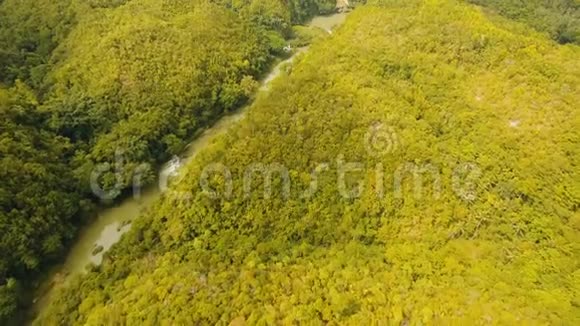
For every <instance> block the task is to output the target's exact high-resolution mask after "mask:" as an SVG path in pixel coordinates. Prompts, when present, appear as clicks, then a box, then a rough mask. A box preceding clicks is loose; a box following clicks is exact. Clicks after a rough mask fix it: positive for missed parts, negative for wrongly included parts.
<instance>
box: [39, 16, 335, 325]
mask: <svg viewBox="0 0 580 326" xmlns="http://www.w3.org/2000/svg"><path fill="white" fill-rule="evenodd" d="M345 19H346V13H337V14H333V15H329V16H318V17H315V18H313V19H312V20H311V21H310V23H309V24H308V25H309V26H312V27H318V28H321V29H323V30H325V31H327V32H328V33H329V34H332V30H333V29H334V28H335V27H337V26H338V25H340V24H342V23H343V22H344V20H345ZM307 49H308V48H307V47H304V48H300V49H297V50H295V51H294V53H293V55H292V56H291V57H290V58H288V59H286V60H284V61H282V62H280V63H278V64H277V65H276V66H275V67H273V69H272V70H271V71H270V73H269V74H268V75H267V76H266V77H265V78H264V79H263V80H262V82H261V87H260V90H259V91H260V92H267V91H268V90H269V85H270V83H271V82H272V81H273V80H274V79H276V77H278V76H279V75H280V73H281V72H282V67H283V66H285V65H286V64H289V63H291V62H292V61H293V60H294V59H295V58H296V55H298V54H300V53H303V52H305V51H306V50H307ZM248 107H250V105H246V106H245V107H243V108H240V109H239V110H237V111H236V112H234V113H232V114H229V115H226V116H224V117H222V118H221V119H220V120H218V121H217V122H216V123H215V124H214V125H212V126H211V127H210V128H208V129H206V130H205V131H204V132H202V133H201V134H200V135H199V136H198V137H197V138H196V139H195V140H193V141H192V142H191V143H190V144H189V145H188V146H187V147H186V149H185V151H184V153H182V155H180V157H179V158H177V157H176V158H174V159H173V160H171V161H170V162H168V163H166V164H165V165H164V166H163V167H162V168H161V170H160V176H167V175H172V174H173V175H175V174H178V173H179V170H180V169H181V168H182V167H183V166H185V165H187V162H189V161H190V160H191V159H193V158H194V157H195V156H196V154H197V153H198V152H199V151H200V150H201V149H203V148H205V147H206V146H207V145H208V144H209V143H211V142H212V140H213V139H215V138H216V137H217V136H219V135H221V134H223V133H225V132H226V131H227V130H228V129H230V127H231V126H232V125H234V124H235V123H237V122H238V121H239V120H240V119H242V118H243V116H244V115H245V113H246V110H247V108H248ZM163 179H164V178H163V177H160V180H163ZM162 188H163V187H160V186H159V185H152V186H150V187H147V189H145V190H144V191H143V192H142V193H141V194H140V196H132V197H129V198H126V199H125V200H123V201H121V202H120V203H118V204H117V205H115V206H114V207H110V208H105V209H102V210H101V211H100V212H99V214H98V216H97V217H96V218H95V219H94V220H93V221H92V222H91V223H90V224H89V225H86V226H85V227H84V228H83V229H82V230H81V232H80V233H79V235H78V237H77V239H76V240H75V242H74V244H73V245H72V247H71V248H70V250H69V252H68V254H67V257H66V259H65V261H64V263H63V264H62V265H59V266H56V267H54V268H53V270H52V271H51V272H50V273H49V274H50V275H48V277H47V280H46V281H45V282H44V283H43V284H42V285H41V286H40V287H39V289H38V291H37V294H36V299H35V300H34V301H35V303H34V305H33V307H32V309H31V310H32V311H30V315H31V316H32V315H35V314H36V313H37V312H39V311H41V310H42V309H43V307H45V306H47V305H48V303H49V302H50V296H51V293H52V291H53V290H54V288H55V287H58V286H62V285H66V283H67V280H69V279H71V277H72V276H75V275H78V274H80V273H83V272H84V271H85V268H86V266H87V265H89V264H91V263H92V264H95V265H99V264H100V263H101V262H102V260H103V254H104V253H106V252H107V250H109V249H110V248H111V246H113V245H114V244H115V243H117V242H118V241H119V240H120V239H121V236H122V235H123V234H124V233H125V232H127V231H129V229H130V227H131V221H132V220H134V219H135V218H136V217H138V216H139V214H140V213H141V211H142V210H143V209H145V208H147V207H148V206H149V205H151V203H153V202H154V201H155V200H157V199H158V198H159V196H160V194H161V192H162ZM97 248H98V249H99V250H96V249H97ZM97 251H98V252H97Z"/></svg>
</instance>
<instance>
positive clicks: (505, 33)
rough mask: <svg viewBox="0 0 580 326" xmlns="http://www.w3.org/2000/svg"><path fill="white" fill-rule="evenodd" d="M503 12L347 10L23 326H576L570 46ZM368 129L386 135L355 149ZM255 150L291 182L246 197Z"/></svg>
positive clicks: (465, 7)
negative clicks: (344, 168) (342, 174)
mask: <svg viewBox="0 0 580 326" xmlns="http://www.w3.org/2000/svg"><path fill="white" fill-rule="evenodd" d="M514 3H515V2H514ZM509 18H511V17H501V15H500V16H497V15H495V14H490V13H488V12H487V11H485V10H482V9H481V8H480V7H476V6H474V5H471V4H467V3H465V2H462V1H455V0H425V1H422V0H413V1H397V0H384V1H373V2H372V3H370V4H367V5H366V6H364V7H362V8H359V9H357V10H355V11H354V12H353V13H352V14H350V16H349V18H348V19H347V22H346V23H345V25H344V26H342V27H341V28H340V29H339V30H338V31H336V32H335V33H333V35H332V36H331V37H329V38H327V39H325V40H321V41H320V42H316V43H315V44H314V45H313V46H312V47H311V49H310V50H309V51H308V52H307V53H306V54H305V55H304V56H303V57H302V58H300V59H299V60H298V61H297V62H296V63H295V64H294V65H293V67H292V68H291V69H289V70H288V73H287V75H286V76H284V77H282V78H280V79H278V80H276V81H275V83H274V85H273V87H272V89H271V90H270V91H269V92H267V93H262V94H260V95H259V97H258V98H257V99H256V100H255V101H254V103H253V104H252V106H251V107H250V109H249V111H248V112H249V113H248V116H247V117H246V118H245V120H243V121H242V123H240V124H239V125H237V126H236V127H235V128H234V129H233V130H232V131H231V132H229V133H228V134H227V135H225V136H223V137H221V138H220V139H219V140H218V141H217V142H215V143H214V144H213V145H212V146H210V147H209V148H208V149H206V150H205V151H203V152H202V153H201V154H200V155H199V156H197V157H196V159H194V160H193V161H192V162H191V163H190V164H189V165H188V166H187V168H186V172H185V174H184V175H183V177H182V178H181V180H180V181H179V182H177V183H176V184H174V185H173V187H172V192H170V193H168V194H166V195H165V196H164V197H163V198H162V199H161V200H160V201H158V202H157V203H156V204H155V205H154V207H152V208H151V209H150V210H149V211H148V212H146V213H145V214H144V215H143V216H141V217H140V218H139V219H138V220H137V221H135V223H134V225H133V227H132V230H131V231H130V232H129V233H128V234H127V235H126V236H125V237H124V238H123V239H122V241H121V242H120V243H119V244H117V245H116V246H115V247H114V248H113V249H112V250H111V251H110V252H109V253H108V255H107V259H106V261H105V262H104V263H103V264H102V265H101V266H99V267H95V268H93V269H92V270H91V271H90V272H89V273H88V274H87V275H85V276H83V277H80V278H78V279H76V280H75V281H74V282H73V283H72V284H71V285H70V286H69V287H67V288H64V289H63V290H62V291H61V292H60V293H59V294H58V295H57V296H56V298H55V300H54V301H53V302H52V303H51V305H50V307H49V308H48V309H47V310H46V311H45V312H44V313H43V314H42V315H41V316H40V317H39V319H38V320H37V321H36V322H37V324H39V325H57V324H58V325H60V324H88V325H111V324H167V325H174V324H177V325H180V324H184V325H189V324H220V325H222V324H232V325H242V324H244V323H247V324H260V325H269V324H296V323H298V324H303V323H304V324H352V325H361V324H363V325H364V324H381V325H382V324H389V325H390V324H404V325H409V324H411V325H420V324H505V325H513V324H556V325H577V324H579V323H580V301H579V298H580V269H579V268H580V244H579V242H578V239H579V236H580V212H579V211H578V209H579V207H580V185H579V184H578V180H580V170H579V168H578V162H580V160H579V159H580V148H579V146H578V144H579V143H580V131H579V130H578V128H577V127H578V126H579V125H580V115H579V114H578V101H579V99H580V90H579V89H578V86H579V85H580V65H578V60H579V58H580V48H578V47H577V46H576V45H572V44H567V45H560V44H559V43H558V42H555V41H554V40H552V39H550V38H549V37H548V36H546V35H545V34H543V33H538V31H537V30H535V27H532V26H526V24H521V23H519V22H514V21H512V20H510V19H509ZM381 128H384V129H382V130H388V133H387V134H386V135H384V136H388V137H390V139H388V140H390V143H388V144H387V145H389V146H387V147H383V148H382V149H383V151H378V152H377V151H373V149H381V148H373V147H372V146H371V148H370V150H369V146H365V145H368V144H365V141H367V140H368V139H367V138H368V137H367V134H368V133H369V131H371V132H375V131H377V130H381ZM387 128H388V129H387ZM371 145H373V144H371ZM374 145H376V144H374ZM379 147H380V146H379ZM324 162H328V164H329V166H328V169H327V171H325V172H324V173H320V174H318V179H317V181H318V188H317V191H316V192H314V193H310V195H309V196H304V190H305V189H309V186H310V185H311V182H312V178H313V175H312V174H311V171H313V170H314V169H316V167H317V166H319V164H320V163H324ZM340 162H359V163H360V164H362V166H361V168H360V169H359V171H358V172H356V171H355V172H352V174H351V175H350V177H348V178H347V179H346V180H345V182H346V186H347V187H348V188H349V189H353V188H354V189H356V188H357V185H358V184H359V183H360V182H361V181H364V188H363V190H362V192H361V193H360V195H359V196H354V197H348V196H346V197H345V196H344V194H342V193H341V191H340V189H338V188H340V187H338V188H337V185H336V180H337V174H338V172H337V167H336V166H337V165H340V164H342V163H340ZM254 163H261V164H265V165H269V164H275V166H283V167H286V168H287V169H288V176H289V178H290V180H291V188H290V189H289V190H288V191H287V190H286V189H285V188H284V186H283V185H284V177H283V176H282V177H280V176H278V177H274V179H273V181H272V193H271V194H270V196H266V195H265V194H264V192H262V191H258V190H257V191H253V192H250V193H249V195H248V193H247V192H246V191H245V186H244V175H245V171H247V167H248V166H251V165H252V164H254ZM216 164H219V165H216ZM208 166H214V167H215V166H221V167H222V168H227V170H228V171H230V173H231V175H232V183H231V184H230V183H229V181H228V178H226V177H224V175H223V174H222V173H212V174H210V178H209V179H205V180H206V181H207V183H206V184H205V187H207V186H208V184H209V186H210V187H211V189H214V190H215V191H217V192H220V193H222V194H224V193H226V192H227V189H228V188H229V187H231V189H232V194H231V195H229V196H217V197H215V196H214V197H212V196H208V193H207V189H205V188H204V184H203V183H200V180H204V175H205V174H204V173H205V171H206V167H208ZM407 166H412V167H413V166H414V167H424V168H426V169H428V170H429V171H430V172H433V171H435V172H436V173H435V175H436V176H435V177H433V174H427V175H426V179H425V180H423V181H424V182H425V184H426V186H425V187H422V188H419V189H417V188H413V184H414V182H415V181H414V179H413V177H414V173H407V174H403V178H402V179H401V180H400V181H402V182H403V188H402V193H398V192H397V189H395V185H396V180H397V176H398V173H397V171H401V170H400V169H401V167H407ZM377 167H380V170H381V171H382V172H383V174H379V175H380V177H377ZM465 168H468V169H471V170H472V171H477V172H478V173H476V174H474V175H472V178H471V179H469V184H470V187H469V189H468V191H467V193H465V192H461V191H458V190H457V187H456V184H455V180H456V172H457V171H460V172H461V171H464V170H465ZM403 171H405V170H404V169H403ZM214 172H216V171H214ZM217 172H219V170H218V171H217ZM407 172H409V171H407ZM205 176H206V177H207V175H205ZM256 181H258V183H257V184H254V185H253V186H254V188H255V189H261V186H263V185H264V184H265V183H266V180H265V178H263V179H260V178H259V177H258V179H257V180H256ZM417 190H419V191H420V192H419V193H416V192H415V191H417Z"/></svg>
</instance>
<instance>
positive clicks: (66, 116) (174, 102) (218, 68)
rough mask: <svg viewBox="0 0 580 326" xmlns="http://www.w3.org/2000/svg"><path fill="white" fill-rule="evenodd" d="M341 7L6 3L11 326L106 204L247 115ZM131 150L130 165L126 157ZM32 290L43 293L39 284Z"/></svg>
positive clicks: (4, 303) (97, 0)
mask: <svg viewBox="0 0 580 326" xmlns="http://www.w3.org/2000/svg"><path fill="white" fill-rule="evenodd" d="M329 4H330V2H329V1H318V0H317V1H314V0H312V1H295V2H293V1H290V2H283V1H276V0H247V1H234V2H231V1H205V0H194V1H181V0H180V1H158V0H90V1H80V0H4V1H1V2H0V115H1V116H2V121H0V162H1V167H2V169H1V171H0V175H1V176H2V184H1V185H0V205H1V206H2V210H1V211H0V231H1V232H2V233H1V234H2V239H1V240H0V252H2V253H3V254H2V256H1V257H0V323H3V321H4V320H5V319H6V318H8V317H9V316H11V315H12V314H13V313H14V311H15V309H17V308H18V307H19V306H22V305H24V304H25V301H26V300H28V299H30V298H27V297H28V296H22V295H21V294H22V292H23V291H24V290H22V287H23V286H25V285H32V284H33V283H34V282H33V281H32V280H33V279H34V278H35V275H37V273H40V272H41V271H42V270H43V269H45V268H46V267H47V266H48V264H50V263H53V262H54V261H57V260H58V259H59V258H61V257H62V254H63V253H64V252H65V251H66V250H65V248H66V247H67V246H68V244H70V241H71V240H72V239H74V237H75V236H76V235H77V230H78V228H79V226H81V225H82V224H83V222H84V221H85V220H86V219H87V217H88V216H90V213H91V212H92V211H94V208H95V206H97V205H98V204H99V201H100V199H103V198H102V196H101V197H100V198H99V197H97V196H95V195H94V194H93V192H94V191H93V190H92V189H91V187H89V180H90V176H91V172H92V171H94V170H95V169H96V168H97V167H99V166H105V167H107V166H108V167H114V166H115V164H116V163H118V162H117V157H118V155H122V159H123V162H122V166H121V168H120V169H119V171H122V173H121V176H120V177H117V176H116V175H115V174H114V173H113V172H114V171H112V170H111V169H110V170H107V172H106V173H103V174H102V175H101V176H100V177H99V179H98V182H99V187H100V188H101V189H103V191H104V193H105V194H106V196H105V197H106V199H107V200H108V202H111V201H114V200H115V198H117V197H118V196H120V195H121V194H122V193H123V190H124V189H125V188H126V187H127V186H128V185H129V183H130V180H131V178H132V177H133V174H134V172H135V169H136V168H137V167H142V166H147V167H149V170H148V171H149V173H148V174H146V175H145V177H146V179H145V180H144V181H145V182H149V181H152V180H153V179H154V177H153V175H154V171H155V168H156V167H157V166H158V165H159V164H160V163H161V162H164V161H165V160H167V159H168V158H169V157H171V156H172V155H174V154H177V153H179V152H180V151H181V150H182V149H183V147H184V146H185V144H186V143H187V141H188V140H189V139H190V138H191V137H192V135H194V134H195V133H196V132H197V131H199V130H202V129H203V128H205V127H207V126H208V125H211V123H212V122H214V121H215V120H216V119H217V118H219V117H220V116H221V115H223V114H225V113H227V112H229V111H232V110H235V109H237V108H238V107H240V106H241V105H242V104H244V103H245V102H246V101H247V100H248V99H249V98H250V97H251V96H252V94H253V93H254V92H255V90H256V86H257V84H258V81H259V79H260V78H261V77H262V75H263V74H264V73H265V72H266V71H267V69H268V68H269V66H270V65H271V64H272V62H273V61H274V60H275V59H276V58H277V57H279V56H281V55H283V53H282V52H281V48H282V47H284V46H285V45H286V44H287V43H288V42H290V40H289V39H290V38H291V37H293V35H294V34H293V32H292V26H293V24H299V23H304V22H305V21H306V20H308V19H309V18H310V17H312V16H313V15H315V14H317V13H318V12H320V11H321V10H322V11H325V10H328V8H329V7H328V6H329ZM118 153H121V154H118ZM30 287H32V286H30Z"/></svg>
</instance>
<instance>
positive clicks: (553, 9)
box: [469, 0, 580, 44]
mask: <svg viewBox="0 0 580 326" xmlns="http://www.w3.org/2000/svg"><path fill="white" fill-rule="evenodd" d="M469 2H471V3H475V4H478V5H481V6H483V7H485V8H488V9H491V10H492V11H494V12H496V13H498V14H500V15H502V16H505V17H507V18H510V19H514V20H516V21H518V22H522V23H524V24H526V25H529V26H531V27H532V28H534V29H536V30H537V31H540V32H543V33H547V34H548V35H549V36H550V37H551V38H552V39H554V40H556V41H557V42H559V43H575V44H580V2H579V1H578V0H525V1H522V0H469Z"/></svg>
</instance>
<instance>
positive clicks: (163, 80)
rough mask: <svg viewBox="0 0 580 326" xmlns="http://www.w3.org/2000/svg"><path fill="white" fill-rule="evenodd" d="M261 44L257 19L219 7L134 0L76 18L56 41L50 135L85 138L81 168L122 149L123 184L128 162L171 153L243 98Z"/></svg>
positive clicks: (264, 55) (263, 48) (265, 55)
mask: <svg viewBox="0 0 580 326" xmlns="http://www.w3.org/2000/svg"><path fill="white" fill-rule="evenodd" d="M268 46H269V45H268V44H267V42H266V39H265V37H264V36H263V35H262V34H261V31H260V30H259V29H258V27H257V26H255V25H251V24H250V23H248V22H247V21H244V20H241V19H240V18H239V17H238V16H237V15H236V14H234V13H233V12H231V11H230V10H228V9H225V8H223V7H221V6H217V5H213V4H211V3H206V2H204V1H199V2H160V1H149V0H134V1H131V2H130V3H128V4H126V5H124V6H121V7H119V8H116V9H112V10H102V11H96V12H95V13H93V14H92V15H91V16H89V17H85V19H84V20H83V21H82V22H81V23H80V24H79V25H78V26H77V27H76V28H75V29H74V31H73V32H71V34H70V36H69V37H68V38H67V40H66V41H65V42H63V43H62V44H61V45H60V47H59V49H58V50H57V53H56V54H55V55H54V60H55V61H56V62H57V63H56V66H55V68H54V70H53V71H52V72H51V73H50V74H49V79H48V81H49V84H51V87H50V88H49V89H50V91H49V93H48V95H47V101H46V102H45V103H44V108H45V110H46V111H48V112H50V114H51V126H52V127H53V128H54V129H56V130H57V131H58V132H59V133H62V134H64V135H66V136H68V137H70V138H71V139H73V141H75V142H87V143H89V144H90V147H89V148H88V149H86V153H87V154H88V156H86V157H85V156H84V155H83V156H81V155H80V154H79V157H80V158H81V160H82V161H81V164H80V165H81V167H80V170H79V173H80V174H81V175H83V176H85V177H86V176H87V175H88V172H87V171H90V170H91V169H92V167H93V166H94V164H96V163H102V162H113V161H114V157H115V153H116V152H117V151H119V150H122V151H123V152H124V153H125V160H126V165H125V168H126V174H125V177H126V178H127V180H123V182H127V183H129V182H130V179H131V171H133V170H134V167H135V166H137V165H139V164H141V163H143V162H148V163H154V162H156V161H158V160H161V159H163V158H165V157H167V154H168V153H170V154H176V153H177V152H178V151H179V150H180V149H181V148H182V145H183V141H184V140H185V139H186V138H187V137H188V136H189V135H190V134H191V133H192V132H193V131H194V130H196V129H198V128H200V127H203V126H205V125H206V124H208V123H209V122H211V120H212V119H214V118H215V117H216V116H218V115H220V114H221V113H223V112H225V111H228V110H231V109H233V108H235V107H237V106H239V105H240V104H241V103H243V102H244V100H245V99H247V97H248V96H249V94H250V93H251V92H252V90H253V88H252V87H251V85H252V84H253V83H252V79H253V78H254V77H253V76H257V75H258V74H259V73H260V72H261V71H262V70H263V69H264V68H265V66H266V63H267V62H268V60H269V52H268ZM116 181H117V180H116V179H115V178H114V176H113V175H112V173H111V175H106V176H104V178H103V183H104V184H105V185H107V186H111V185H113V184H115V182H116ZM123 185H125V184H123Z"/></svg>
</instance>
